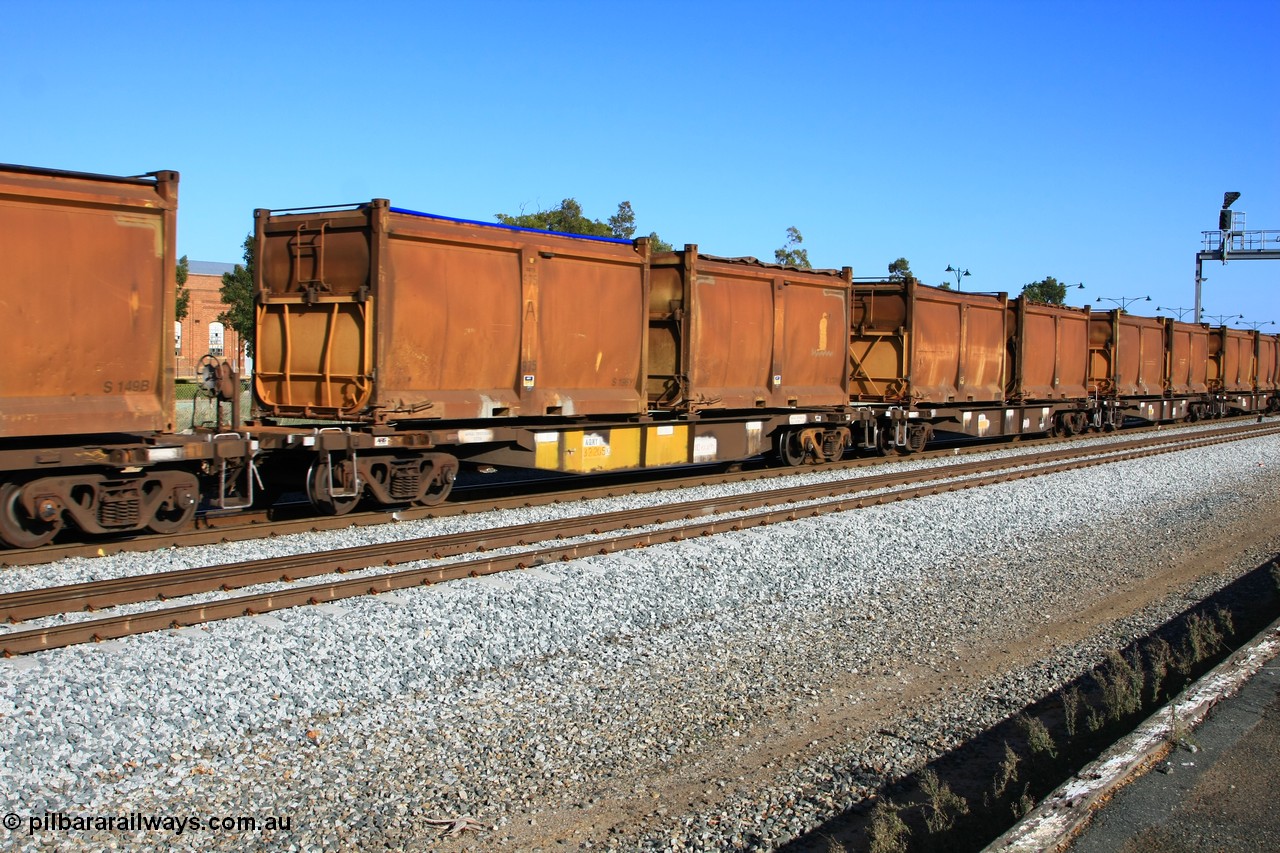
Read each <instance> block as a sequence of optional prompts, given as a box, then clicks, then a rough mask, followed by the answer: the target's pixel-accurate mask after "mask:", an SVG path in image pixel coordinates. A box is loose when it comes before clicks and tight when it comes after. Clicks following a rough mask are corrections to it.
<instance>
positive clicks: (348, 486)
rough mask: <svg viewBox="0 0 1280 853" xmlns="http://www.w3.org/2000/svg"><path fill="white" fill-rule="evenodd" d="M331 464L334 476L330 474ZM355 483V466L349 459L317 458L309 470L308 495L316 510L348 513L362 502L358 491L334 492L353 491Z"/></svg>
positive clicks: (324, 513) (323, 512) (333, 513)
mask: <svg viewBox="0 0 1280 853" xmlns="http://www.w3.org/2000/svg"><path fill="white" fill-rule="evenodd" d="M331 466H332V471H333V476H332V478H330V476H329V473H330V467H331ZM354 485H355V467H354V466H353V465H352V464H351V461H350V460H349V459H344V460H342V461H341V462H334V461H333V460H332V459H329V460H328V461H325V460H322V459H319V458H317V459H316V461H315V462H312V463H311V470H309V471H308V472H307V497H308V498H310V499H311V505H312V506H314V507H315V508H316V511H317V512H320V513H322V514H323V515H346V514H347V513H349V512H351V510H353V509H355V506H356V504H358V503H359V502H360V495H359V494H358V493H357V494H354V495H347V494H338V495H335V494H333V492H334V491H335V490H336V491H338V492H350V491H353V488H352V487H353V486H354ZM361 491H363V490H361Z"/></svg>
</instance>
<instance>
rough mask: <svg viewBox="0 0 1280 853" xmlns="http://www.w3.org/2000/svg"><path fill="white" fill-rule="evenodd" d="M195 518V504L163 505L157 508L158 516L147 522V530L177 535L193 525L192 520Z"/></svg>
mask: <svg viewBox="0 0 1280 853" xmlns="http://www.w3.org/2000/svg"><path fill="white" fill-rule="evenodd" d="M195 517H196V505H195V502H192V503H191V504H190V505H188V506H180V505H177V504H175V505H173V506H166V505H164V504H161V505H160V506H158V507H156V514H155V515H154V516H152V517H151V521H149V522H147V529H148V530H150V531H151V532H152V533H177V532H178V531H179V530H182V529H184V528H186V527H187V525H189V524H191V519H193V518H195Z"/></svg>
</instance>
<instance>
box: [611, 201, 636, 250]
mask: <svg viewBox="0 0 1280 853" xmlns="http://www.w3.org/2000/svg"><path fill="white" fill-rule="evenodd" d="M609 230H610V231H611V232H613V236H614V237H617V238H619V239H621V240H630V239H631V238H632V236H633V235H634V234H635V233H636V212H635V211H634V210H632V209H631V202H629V201H624V202H622V203H621V204H619V205H618V212H617V213H615V214H614V215H613V216H610V217H609Z"/></svg>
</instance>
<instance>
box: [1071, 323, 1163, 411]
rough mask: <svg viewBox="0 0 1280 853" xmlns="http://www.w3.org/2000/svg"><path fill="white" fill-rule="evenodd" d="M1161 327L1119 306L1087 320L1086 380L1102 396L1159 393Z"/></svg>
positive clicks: (1161, 352) (1157, 394) (1161, 367)
mask: <svg viewBox="0 0 1280 853" xmlns="http://www.w3.org/2000/svg"><path fill="white" fill-rule="evenodd" d="M1165 334H1166V333H1165V328H1164V321H1163V320H1161V319H1159V318H1156V317H1140V316H1138V315H1136V314H1129V313H1126V312H1124V311H1120V310H1118V309H1117V310H1113V311H1108V312H1106V313H1101V314H1094V315H1093V316H1092V318H1091V319H1090V321H1089V381H1090V383H1091V385H1092V386H1093V388H1094V389H1095V390H1096V391H1097V392H1098V393H1099V394H1102V395H1104V396H1114V397H1149V396H1155V397H1159V396H1161V395H1163V394H1164V388H1165V370H1166V358H1165Z"/></svg>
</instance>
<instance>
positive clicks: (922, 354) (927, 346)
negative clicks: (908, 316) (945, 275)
mask: <svg viewBox="0 0 1280 853" xmlns="http://www.w3.org/2000/svg"><path fill="white" fill-rule="evenodd" d="M960 360H961V353H960V306H959V305H957V304H955V303H948V302H937V301H928V300H925V299H919V300H917V301H916V305H915V316H914V322H913V323H912V330H911V366H910V370H909V378H910V384H911V398H912V400H914V401H916V402H918V403H953V402H956V400H957V398H958V395H959V393H960V390H959V387H958V386H959V378H960Z"/></svg>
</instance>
